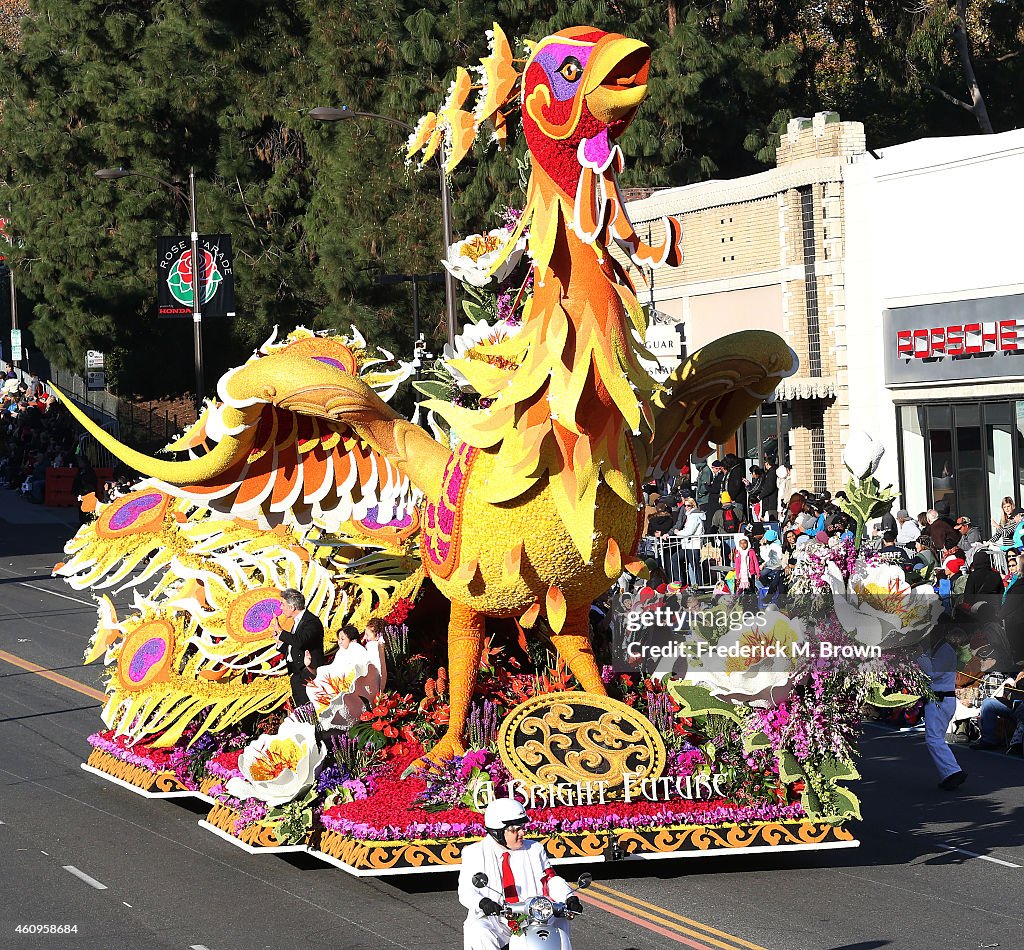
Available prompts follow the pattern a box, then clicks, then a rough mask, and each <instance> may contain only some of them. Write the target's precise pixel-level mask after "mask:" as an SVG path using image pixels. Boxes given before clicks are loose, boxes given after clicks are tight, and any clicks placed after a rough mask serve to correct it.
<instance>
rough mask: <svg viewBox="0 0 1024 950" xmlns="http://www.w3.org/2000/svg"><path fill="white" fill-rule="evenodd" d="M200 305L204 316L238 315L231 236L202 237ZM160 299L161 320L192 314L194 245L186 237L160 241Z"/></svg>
mask: <svg viewBox="0 0 1024 950" xmlns="http://www.w3.org/2000/svg"><path fill="white" fill-rule="evenodd" d="M199 260H200V266H201V268H202V270H201V271H200V272H199V278H200V280H199V285H200V286H201V287H202V296H201V297H200V303H201V305H202V310H203V316H204V317H233V316H234V315H235V287H234V263H233V260H232V253H231V236H230V235H228V234H210V235H202V236H200V238H199ZM156 266H157V298H156V308H157V316H159V317H190V316H191V315H192V303H193V301H192V244H191V241H190V240H189V239H188V238H186V237H160V238H157V265H156Z"/></svg>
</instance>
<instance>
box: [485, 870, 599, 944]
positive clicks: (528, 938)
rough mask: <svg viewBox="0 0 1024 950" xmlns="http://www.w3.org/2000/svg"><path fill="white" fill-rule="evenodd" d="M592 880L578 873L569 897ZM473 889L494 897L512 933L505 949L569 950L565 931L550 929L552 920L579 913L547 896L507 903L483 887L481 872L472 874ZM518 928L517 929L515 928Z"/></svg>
mask: <svg viewBox="0 0 1024 950" xmlns="http://www.w3.org/2000/svg"><path fill="white" fill-rule="evenodd" d="M593 880H594V877H593V875H591V874H581V875H580V876H579V879H578V880H577V881H576V887H574V888H573V894H575V893H576V892H577V891H582V890H583V889H584V888H587V887H590V884H591V882H592V881H593ZM473 886H474V887H476V888H480V889H481V890H483V889H484V888H486V889H487V890H489V891H490V892H491V893H492V894H495V895H496V896H497V897H498V902H499V903H500V904H501V916H503V917H504V918H505V919H506V920H507V921H508V922H509V926H510V927H511V928H512V930H513V933H512V936H511V939H510V940H509V942H508V944H507V946H506V947H505V950H545V948H546V950H572V944H571V943H570V942H569V931H568V929H565V930H563V929H562V928H560V927H555V926H552V924H551V921H552V920H554V919H556V918H562V919H564V920H573V919H574V918H575V917H577V916H579V912H578V911H577V912H575V913H574V912H573V911H571V910H569V909H568V908H567V907H566V906H565V904H563V903H562V902H561V901H553V900H551V898H550V897H531V898H529V899H528V900H525V901H507V900H505V897H504V895H503V894H501V893H499V892H498V891H496V890H494V888H493V887H488V886H487V875H486V874H484V873H483V872H482V871H479V872H477V873H476V874H474V875H473ZM516 925H518V926H516Z"/></svg>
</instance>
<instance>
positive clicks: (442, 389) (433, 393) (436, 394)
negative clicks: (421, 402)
mask: <svg viewBox="0 0 1024 950" xmlns="http://www.w3.org/2000/svg"><path fill="white" fill-rule="evenodd" d="M412 385H413V388H414V389H416V390H417V391H418V392H421V393H423V395H424V396H428V397H429V398H431V399H443V400H445V401H446V402H447V400H448V394H449V392H450V391H451V387H450V386H449V385H448V384H447V383H439V382H434V381H433V380H429V379H427V380H419V381H417V382H415V383H413V384H412Z"/></svg>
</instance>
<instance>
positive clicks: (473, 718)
mask: <svg viewBox="0 0 1024 950" xmlns="http://www.w3.org/2000/svg"><path fill="white" fill-rule="evenodd" d="M501 718H502V713H501V710H500V709H499V708H498V706H497V704H496V703H492V702H491V701H490V700H489V699H485V700H484V701H483V702H482V703H473V708H472V709H471V710H470V711H469V721H468V722H467V723H466V740H467V743H468V744H469V745H471V746H476V747H478V748H480V749H484V748H486V747H487V746H489V745H491V744H492V743H494V742H497V740H498V730H499V729H500V728H501Z"/></svg>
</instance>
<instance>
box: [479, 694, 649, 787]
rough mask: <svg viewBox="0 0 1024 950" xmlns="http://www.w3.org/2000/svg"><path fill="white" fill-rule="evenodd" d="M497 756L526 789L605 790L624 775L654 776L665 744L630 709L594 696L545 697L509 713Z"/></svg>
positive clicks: (621, 782)
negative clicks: (584, 786) (597, 785)
mask: <svg viewBox="0 0 1024 950" xmlns="http://www.w3.org/2000/svg"><path fill="white" fill-rule="evenodd" d="M498 748H499V750H500V752H501V758H502V760H503V761H504V763H505V765H506V767H507V768H508V770H509V772H510V773H511V774H512V776H513V777H515V778H517V779H519V780H520V781H522V782H525V783H526V784H528V785H531V786H533V785H559V784H561V783H569V784H574V783H577V782H583V783H586V782H601V783H604V787H605V789H606V790H607V791H608V792H614V790H616V789H619V788H621V787H622V785H623V783H624V781H625V776H626V774H627V773H630V774H631V775H633V776H635V777H636V780H637V781H640V780H641V779H653V778H658V777H659V776H660V775H661V773H662V772H663V771H664V768H665V744H664V742H663V741H662V739H661V736H660V735H659V734H658V731H657V730H656V729H655V728H654V726H653V725H651V723H650V722H649V721H648V720H647V719H645V718H644V717H643V716H642V715H640V713H638V712H637V711H636V710H635V709H632V708H631V707H629V706H627V705H626V704H625V703H620V702H618V701H617V700H614V699H611V698H609V697H608V696H600V695H598V694H596V693H582V692H571V693H545V694H542V695H540V696H534V697H532V698H531V699H528V700H527V701H526V702H524V703H521V704H520V705H519V706H517V707H516V708H515V709H513V710H512V711H511V712H510V713H509V715H508V716H506V717H505V721H504V722H503V723H502V726H501V732H500V733H499V736H498Z"/></svg>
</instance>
